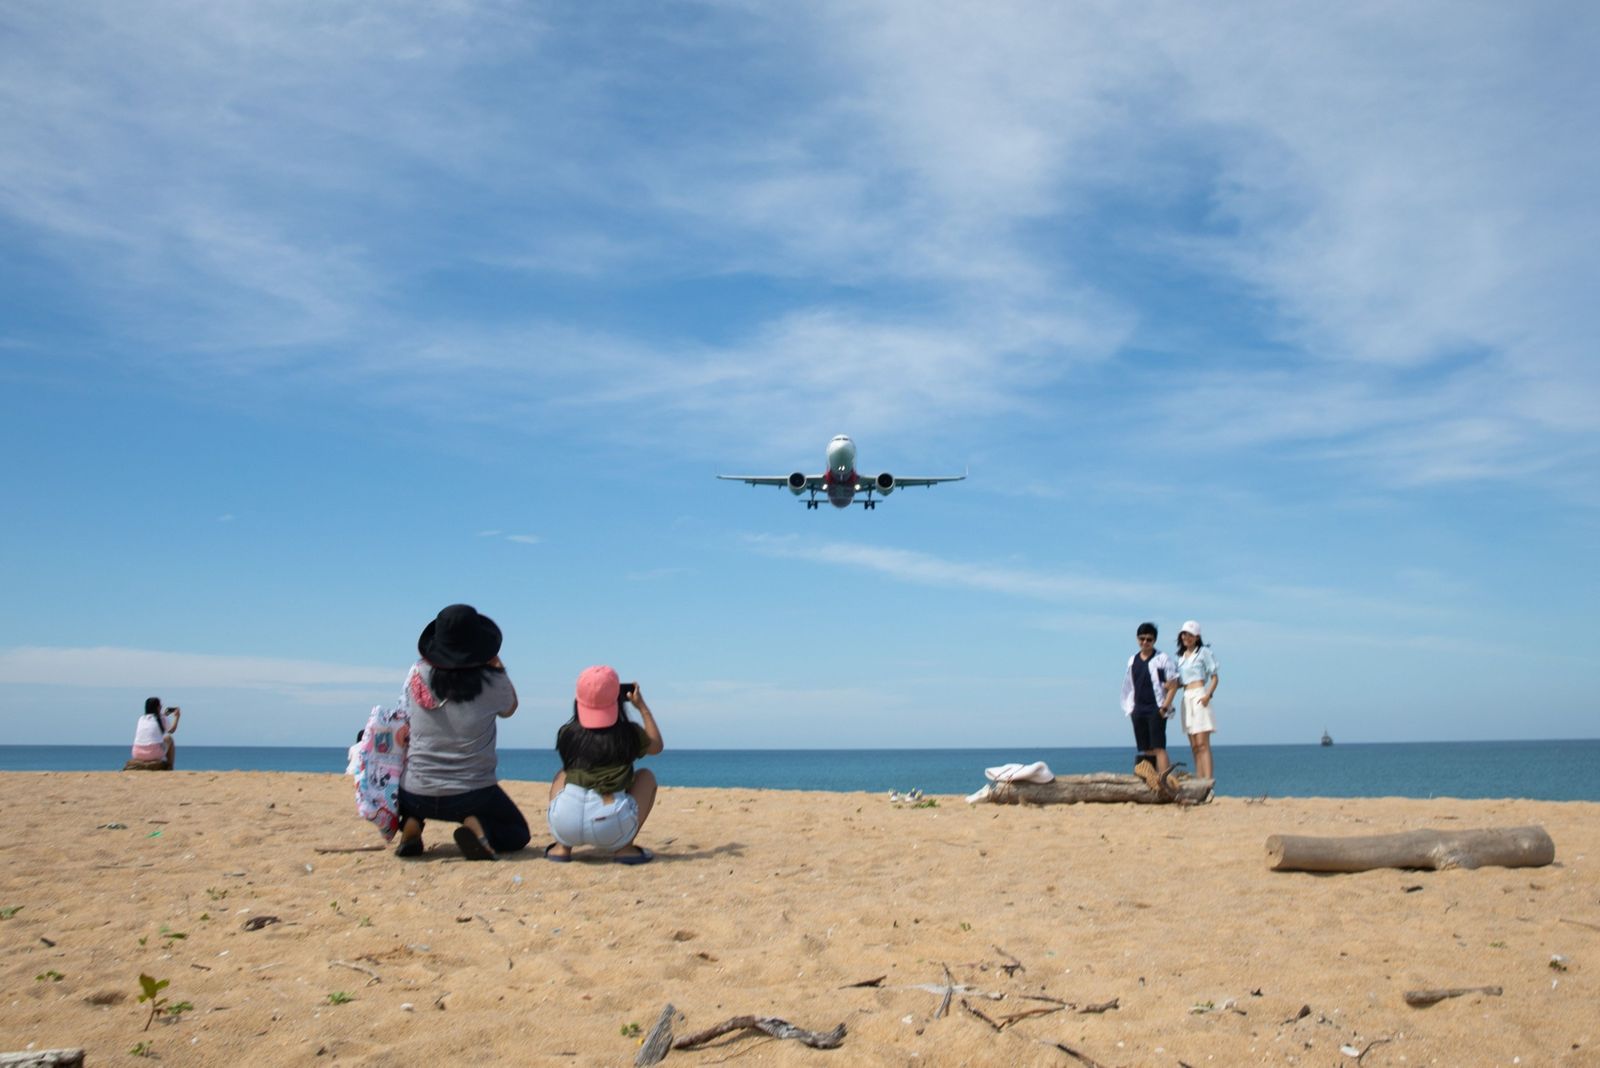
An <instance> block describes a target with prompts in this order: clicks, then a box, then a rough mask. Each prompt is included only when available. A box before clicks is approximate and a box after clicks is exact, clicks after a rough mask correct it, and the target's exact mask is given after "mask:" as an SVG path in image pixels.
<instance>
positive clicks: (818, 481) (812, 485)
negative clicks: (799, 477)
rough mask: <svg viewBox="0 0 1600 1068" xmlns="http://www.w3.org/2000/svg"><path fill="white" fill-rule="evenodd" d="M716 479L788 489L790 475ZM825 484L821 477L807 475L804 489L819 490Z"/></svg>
mask: <svg viewBox="0 0 1600 1068" xmlns="http://www.w3.org/2000/svg"><path fill="white" fill-rule="evenodd" d="M717 477H718V478H723V479H727V480H728V481H729V482H746V483H749V484H750V485H752V486H784V487H787V488H789V489H793V488H794V487H793V486H792V485H790V483H789V479H790V478H791V477H793V476H791V475H718V476H717ZM824 485H825V483H824V482H823V481H822V476H821V475H807V476H806V484H805V486H804V487H803V488H804V489H811V490H821V489H822V488H823V487H824Z"/></svg>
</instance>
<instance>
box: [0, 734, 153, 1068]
mask: <svg viewBox="0 0 1600 1068" xmlns="http://www.w3.org/2000/svg"><path fill="white" fill-rule="evenodd" d="M122 770H123V771H171V770H172V765H171V764H168V763H167V762H166V761H165V760H130V761H128V762H127V763H126V764H124V765H122ZM0 1063H3V1062H0Z"/></svg>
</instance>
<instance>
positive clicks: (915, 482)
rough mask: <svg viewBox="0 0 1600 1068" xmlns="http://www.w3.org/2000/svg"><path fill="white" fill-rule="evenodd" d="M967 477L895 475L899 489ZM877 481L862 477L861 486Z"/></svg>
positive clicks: (864, 486)
mask: <svg viewBox="0 0 1600 1068" xmlns="http://www.w3.org/2000/svg"><path fill="white" fill-rule="evenodd" d="M966 477H967V476H966V475H938V476H936V477H933V478H901V477H900V476H899V475H895V476H894V486H895V489H899V488H900V487H902V486H936V485H938V484H939V483H940V482H961V481H964V480H965V479H966ZM876 481H877V480H876V479H872V478H865V479H862V480H861V488H862V489H866V488H867V487H868V486H871V485H873V484H874V483H875V482H876Z"/></svg>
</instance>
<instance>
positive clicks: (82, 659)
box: [0, 646, 396, 694]
mask: <svg viewBox="0 0 1600 1068" xmlns="http://www.w3.org/2000/svg"><path fill="white" fill-rule="evenodd" d="M0 682H3V683H7V684H17V685H21V684H34V685H55V686H91V687H119V688H120V687H127V688H131V689H148V690H150V691H151V692H152V693H155V692H159V691H160V690H161V689H162V688H163V687H164V688H167V689H176V688H181V687H189V688H197V687H217V688H234V689H267V690H281V691H284V692H289V691H294V692H296V693H302V694H303V693H305V692H308V691H312V690H325V689H329V688H358V689H363V690H365V689H369V688H371V687H375V686H376V687H382V688H383V690H384V692H385V693H387V691H388V690H390V689H393V688H394V687H395V686H396V680H395V673H394V669H393V668H392V667H381V668H380V667H362V666H358V665H351V664H331V663H325V662H322V661H316V660H284V659H274V658H270V657H259V656H225V655H212V654H204V653H183V652H169V651H163V650H154V649H128V648H118V647H94V648H64V647H55V646H18V647H14V648H10V649H5V650H0Z"/></svg>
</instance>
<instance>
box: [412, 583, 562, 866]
mask: <svg viewBox="0 0 1600 1068" xmlns="http://www.w3.org/2000/svg"><path fill="white" fill-rule="evenodd" d="M500 640H501V639H500V628H499V627H498V626H497V625H496V624H495V621H494V620H492V619H490V618H489V617H488V616H486V615H483V614H481V613H479V612H478V611H477V609H475V608H473V607H472V606H471V605H465V604H453V605H450V606H448V607H446V608H445V609H444V610H443V611H441V612H440V613H439V615H438V617H437V618H436V619H435V620H434V621H433V622H432V623H429V624H428V626H427V628H426V629H425V630H423V632H422V637H421V638H419V639H418V640H417V652H418V653H420V654H421V655H422V659H421V660H420V661H418V662H417V664H416V666H415V667H414V668H413V669H412V671H411V674H410V675H409V676H408V677H407V679H406V705H407V708H408V710H409V712H410V722H409V723H408V724H407V725H406V726H404V727H401V728H400V729H399V730H398V731H397V732H396V733H395V737H396V740H397V741H398V742H399V743H400V744H401V745H403V746H407V747H408V749H407V752H406V767H405V772H404V774H403V775H402V777H401V779H400V789H399V794H398V801H399V812H400V819H401V825H400V844H399V846H397V847H396V848H395V854H396V855H397V856H402V857H415V856H420V855H422V852H423V844H422V830H423V827H424V826H425V825H426V824H427V821H428V820H443V821H444V822H446V823H459V824H460V825H461V826H459V827H457V828H456V829H455V840H456V845H457V846H459V847H460V849H461V855H462V856H464V857H466V858H467V859H468V860H498V859H499V856H500V854H502V853H514V852H516V851H517V850H519V849H521V848H522V847H523V846H525V845H527V844H528V840H529V838H531V837H532V832H530V831H529V830H528V821H527V820H526V819H524V818H523V816H522V813H521V812H520V811H519V810H518V809H517V806H516V803H515V802H513V801H512V800H511V798H510V797H509V796H507V794H506V792H505V790H503V789H502V788H501V786H500V782H499V778H498V776H497V774H496V772H497V769H498V756H497V753H496V734H495V724H496V723H497V722H498V721H499V720H502V719H505V718H507V717H508V716H510V715H511V714H512V713H513V712H515V711H516V710H517V691H516V687H514V686H512V685H511V679H510V677H509V676H508V675H507V674H506V666H505V664H503V663H502V662H501V660H500Z"/></svg>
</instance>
